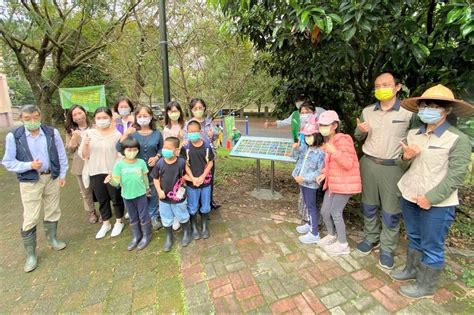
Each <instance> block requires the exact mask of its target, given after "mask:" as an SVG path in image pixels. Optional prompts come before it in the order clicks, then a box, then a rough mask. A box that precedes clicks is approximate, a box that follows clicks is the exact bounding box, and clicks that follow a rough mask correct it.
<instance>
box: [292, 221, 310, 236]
mask: <svg viewBox="0 0 474 315" xmlns="http://www.w3.org/2000/svg"><path fill="white" fill-rule="evenodd" d="M309 231H311V225H309V223H305V224H303V225H299V226H297V227H296V232H298V233H300V234H306V233H308V232H309Z"/></svg>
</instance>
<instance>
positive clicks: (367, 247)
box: [357, 240, 380, 255]
mask: <svg viewBox="0 0 474 315" xmlns="http://www.w3.org/2000/svg"><path fill="white" fill-rule="evenodd" d="M379 247H380V243H379V242H377V243H371V242H369V241H368V240H363V241H362V242H360V243H359V244H357V251H358V252H359V253H361V254H363V255H368V254H370V253H371V252H372V250H373V249H376V248H379Z"/></svg>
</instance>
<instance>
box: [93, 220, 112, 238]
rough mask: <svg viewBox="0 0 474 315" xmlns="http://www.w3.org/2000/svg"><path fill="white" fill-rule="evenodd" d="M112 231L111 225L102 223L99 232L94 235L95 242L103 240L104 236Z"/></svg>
mask: <svg viewBox="0 0 474 315" xmlns="http://www.w3.org/2000/svg"><path fill="white" fill-rule="evenodd" d="M111 229H112V225H111V224H110V223H102V226H101V227H100V230H99V232H97V234H96V235H95V238H96V239H97V240H99V239H101V238H104V237H105V235H106V234H107V233H108V232H109V231H110V230H111Z"/></svg>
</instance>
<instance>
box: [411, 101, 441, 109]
mask: <svg viewBox="0 0 474 315" xmlns="http://www.w3.org/2000/svg"><path fill="white" fill-rule="evenodd" d="M417 106H418V108H420V109H421V108H441V106H439V105H438V104H436V103H435V102H433V101H429V100H426V101H425V100H423V101H418V102H417Z"/></svg>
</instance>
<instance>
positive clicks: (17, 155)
mask: <svg viewBox="0 0 474 315" xmlns="http://www.w3.org/2000/svg"><path fill="white" fill-rule="evenodd" d="M20 119H21V121H22V122H23V125H22V126H20V127H18V128H16V129H14V130H12V131H11V132H9V133H8V134H7V137H6V145H5V155H4V156H3V160H2V164H3V165H4V166H5V167H6V169H7V170H9V171H11V172H15V173H16V176H17V178H18V180H19V182H20V195H21V201H22V203H23V226H22V229H21V238H22V240H23V244H24V246H25V249H26V254H27V257H26V263H25V267H24V271H25V272H30V271H33V270H34V269H35V268H36V267H37V257H36V225H37V224H38V222H39V220H40V211H41V208H43V209H44V221H43V226H44V231H45V234H46V240H47V242H48V246H49V247H51V248H53V249H55V250H61V249H63V248H65V247H66V243H64V242H62V241H60V240H58V239H57V238H56V231H57V228H58V221H59V218H60V217H61V210H60V209H59V193H60V189H59V188H60V187H63V186H64V184H65V177H66V171H67V169H68V161H67V156H66V151H65V149H64V145H63V142H62V140H61V136H60V134H59V132H58V130H56V129H55V128H53V127H49V126H46V125H42V124H41V112H40V110H39V108H38V107H36V106H33V105H25V106H23V107H22V108H21V110H20Z"/></svg>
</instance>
